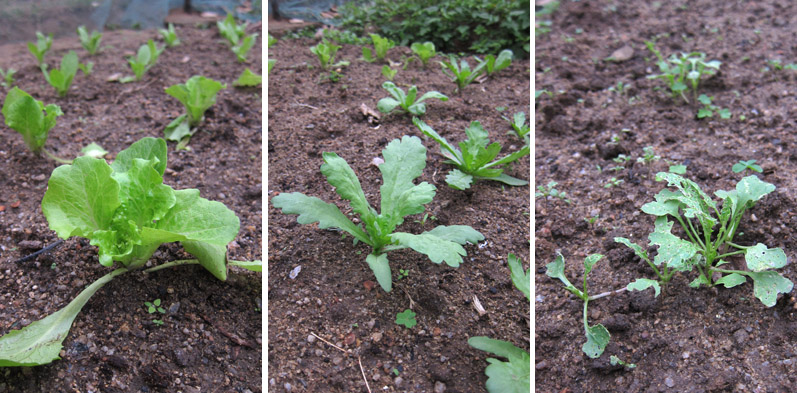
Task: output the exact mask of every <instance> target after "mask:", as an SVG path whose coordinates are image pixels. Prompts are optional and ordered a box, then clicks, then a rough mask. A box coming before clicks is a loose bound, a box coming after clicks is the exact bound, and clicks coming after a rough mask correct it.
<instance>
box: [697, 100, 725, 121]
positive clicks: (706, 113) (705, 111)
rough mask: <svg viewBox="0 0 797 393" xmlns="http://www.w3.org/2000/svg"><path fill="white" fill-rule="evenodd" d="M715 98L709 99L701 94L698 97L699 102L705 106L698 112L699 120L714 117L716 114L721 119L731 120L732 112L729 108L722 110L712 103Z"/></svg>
mask: <svg viewBox="0 0 797 393" xmlns="http://www.w3.org/2000/svg"><path fill="white" fill-rule="evenodd" d="M713 99H714V97H709V96H707V95H705V94H701V95H700V96H699V97H697V101H698V102H700V103H701V104H703V107H702V108H700V109H699V110H698V111H697V118H698V119H704V118H706V117H712V116H714V113H715V112H716V113H717V114H718V115H719V116H720V118H721V119H730V118H731V111H730V109H728V108H720V107H718V106H716V105H714V104H712V103H711V101H712V100H713Z"/></svg>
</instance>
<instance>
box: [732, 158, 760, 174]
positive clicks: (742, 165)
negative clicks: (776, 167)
mask: <svg viewBox="0 0 797 393" xmlns="http://www.w3.org/2000/svg"><path fill="white" fill-rule="evenodd" d="M755 161H756V160H748V161H743V160H739V162H737V163H735V164H733V167H731V170H732V171H733V173H740V172H742V171H744V170H745V169H749V170H751V171H753V172H758V173H761V172H763V171H764V170H763V169H762V168H761V166H760V165H758V164H756V163H755Z"/></svg>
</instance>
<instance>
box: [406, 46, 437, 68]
mask: <svg viewBox="0 0 797 393" xmlns="http://www.w3.org/2000/svg"><path fill="white" fill-rule="evenodd" d="M410 49H411V50H412V53H414V54H415V55H416V56H418V58H419V59H420V60H421V63H422V64H423V66H424V68H426V66H427V65H428V64H429V59H431V58H432V57H434V56H435V55H436V54H437V52H435V49H434V44H433V43H431V42H429V41H427V42H424V43H423V44H422V43H420V42H413V43H412V45H411V46H410Z"/></svg>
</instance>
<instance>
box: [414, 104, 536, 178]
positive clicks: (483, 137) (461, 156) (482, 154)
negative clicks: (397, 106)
mask: <svg viewBox="0 0 797 393" xmlns="http://www.w3.org/2000/svg"><path fill="white" fill-rule="evenodd" d="M412 123H413V124H415V126H416V127H418V129H419V130H421V132H423V133H424V134H426V136H428V137H430V138H432V139H434V140H435V141H437V143H439V144H440V153H441V154H442V155H443V157H445V158H447V159H448V160H446V161H445V162H446V163H447V164H453V165H455V166H456V167H457V169H454V170H452V171H451V172H449V173H448V176H446V183H448V185H449V186H450V187H451V188H455V189H457V190H465V189H467V188H470V186H471V184H472V183H473V182H474V181H475V180H480V179H483V180H495V181H499V182H502V183H505V184H508V185H510V186H524V185H526V184H529V182H527V181H525V180H520V179H517V178H514V177H512V176H509V175H507V174H505V173H504V170H503V169H502V168H498V167H500V166H501V165H504V164H509V163H511V162H513V161H516V160H517V159H519V158H520V157H523V156H526V155H528V154H529V152H530V150H531V148H530V147H529V145H526V146H523V148H521V149H520V150H518V151H516V152H514V153H512V154H509V155H508V156H506V157H504V158H502V159H500V160H496V161H492V160H493V159H494V158H495V157H496V156H498V153H500V152H501V145H500V144H499V143H498V142H494V143H492V144H490V140H489V139H487V136H488V133H487V131H486V130H485V129H484V128H482V125H481V123H479V122H478V121H473V122H471V123H470V127H468V128H467V129H465V134H466V135H467V136H468V139H465V140H464V141H462V142H460V143H459V148H460V149H462V150H461V151H460V150H459V149H457V148H456V147H454V146H452V145H451V144H450V143H448V141H447V140H446V139H445V138H443V137H442V136H440V135H439V134H438V133H437V132H436V131H435V130H433V129H432V127H429V126H428V125H427V124H426V123H424V122H423V121H421V120H420V119H418V118H417V117H413V118H412ZM488 144H489V146H488ZM490 161H492V162H490Z"/></svg>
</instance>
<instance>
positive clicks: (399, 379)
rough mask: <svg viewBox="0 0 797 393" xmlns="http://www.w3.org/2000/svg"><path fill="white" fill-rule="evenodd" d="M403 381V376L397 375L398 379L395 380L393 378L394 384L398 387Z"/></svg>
mask: <svg viewBox="0 0 797 393" xmlns="http://www.w3.org/2000/svg"><path fill="white" fill-rule="evenodd" d="M402 382H404V379H403V378H401V377H396V379H394V380H393V385H396V387H399V386H401V383H402Z"/></svg>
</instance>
